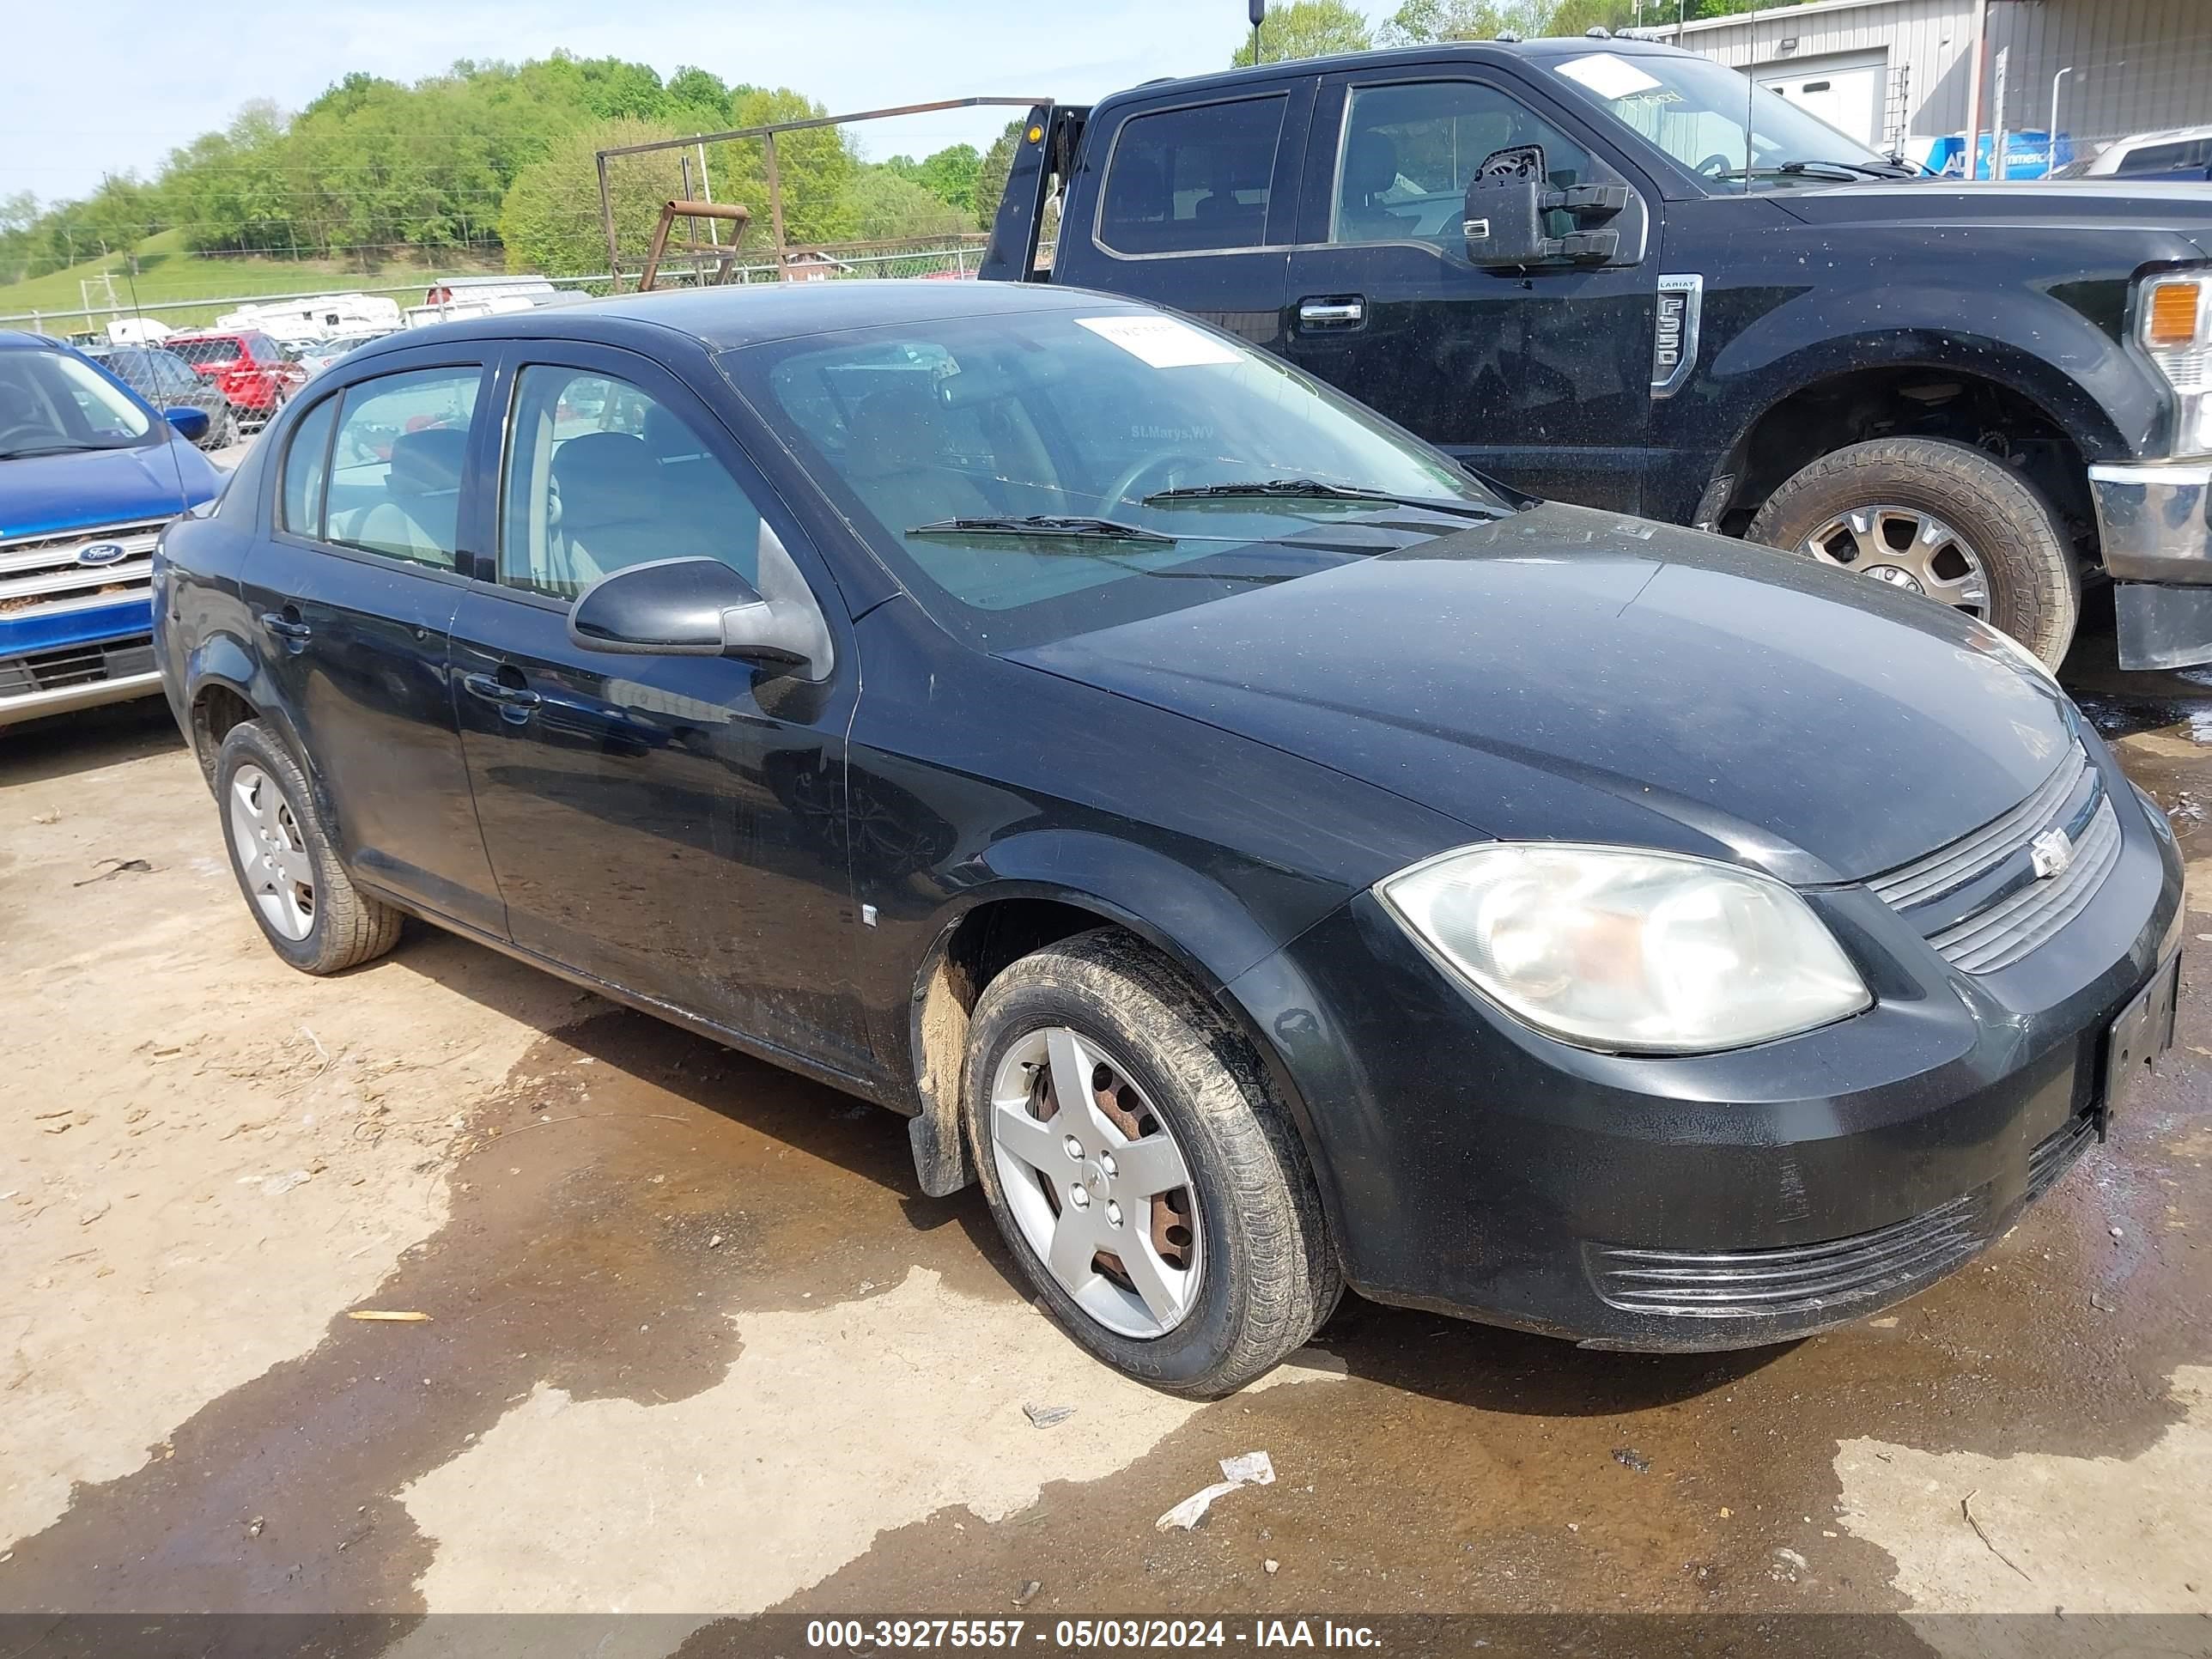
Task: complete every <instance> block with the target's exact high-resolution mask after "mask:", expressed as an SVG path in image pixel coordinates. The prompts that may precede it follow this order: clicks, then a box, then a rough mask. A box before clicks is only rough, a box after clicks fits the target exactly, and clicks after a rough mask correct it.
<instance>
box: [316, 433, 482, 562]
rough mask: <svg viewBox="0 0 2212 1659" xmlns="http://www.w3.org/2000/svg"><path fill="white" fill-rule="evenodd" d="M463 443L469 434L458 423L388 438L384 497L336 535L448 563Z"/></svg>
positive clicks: (377, 549) (405, 556)
mask: <svg viewBox="0 0 2212 1659" xmlns="http://www.w3.org/2000/svg"><path fill="white" fill-rule="evenodd" d="M468 448H469V435H468V433H467V431H466V430H465V428H460V427H451V426H433V427H425V428H422V430H421V431H419V432H403V433H401V434H400V435H398V437H396V438H394V439H393V440H392V462H391V465H390V466H389V467H388V468H387V469H386V472H385V477H384V496H385V498H384V500H382V501H379V502H377V503H376V504H375V505H374V506H373V507H369V508H368V510H367V511H365V512H364V513H362V514H361V516H360V517H359V518H358V520H356V523H355V526H354V527H353V529H352V530H351V532H349V533H346V532H340V533H339V539H342V540H345V541H349V542H353V543H356V544H359V545H360V546H362V547H366V548H368V549H371V550H374V551H375V552H379V553H390V554H392V555H393V556H396V557H398V558H403V559H416V560H420V561H422V562H424V563H426V564H450V563H452V562H453V550H454V548H455V546H456V545H457V540H456V532H457V531H458V529H459V521H460V511H461V469H462V465H463V463H464V462H465V460H466V459H467V456H468Z"/></svg>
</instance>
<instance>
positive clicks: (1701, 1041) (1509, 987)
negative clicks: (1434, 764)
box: [1375, 842, 1874, 1054]
mask: <svg viewBox="0 0 2212 1659" xmlns="http://www.w3.org/2000/svg"><path fill="white" fill-rule="evenodd" d="M1375 891H1376V895H1377V896H1379V897H1380V898H1381V899H1382V900H1383V903H1384V905H1386V906H1387V907H1388V908H1389V910H1390V913H1391V914H1392V915H1395V917H1397V919H1398V921H1400V922H1401V924H1403V926H1404V927H1405V928H1406V930H1407V932H1408V933H1411V934H1412V935H1413V939H1414V940H1415V941H1416V942H1417V943H1418V944H1419V945H1421V946H1422V947H1423V948H1424V949H1425V950H1426V951H1428V952H1429V954H1430V955H1431V956H1432V957H1435V958H1436V960H1437V962H1438V963H1440V964H1441V965H1442V966H1443V968H1444V969H1447V970H1448V971H1449V972H1450V973H1452V974H1454V975H1456V976H1457V977H1459V978H1460V979H1462V980H1464V981H1466V982H1467V983H1468V985H1469V986H1471V987H1474V990H1476V991H1477V992H1479V993H1480V994H1482V995H1483V996H1485V997H1486V998H1488V999H1489V1000H1491V1001H1492V1002H1495V1003H1497V1004H1498V1006H1501V1007H1503V1008H1504V1009H1505V1010H1506V1011H1507V1012H1510V1013H1511V1014H1513V1015H1515V1016H1516V1017H1517V1018H1520V1019H1522V1020H1525V1021H1527V1022H1528V1024H1531V1025H1533V1026H1534V1027H1535V1028H1536V1029H1537V1030H1540V1031H1543V1032H1546V1033H1547V1034H1549V1035H1550V1036H1555V1037H1558V1038H1559V1039H1560V1040H1561V1041H1563V1042H1571V1043H1573V1044H1575V1045H1576V1046H1577V1047H1579V1048H1596V1049H1601V1050H1605V1051H1607V1052H1609V1053H1619V1054H1704V1053H1709V1052H1711V1051H1712V1050H1714V1049H1719V1048H1741V1047H1742V1046H1743V1045H1745V1044H1747V1043H1753V1042H1766V1041H1768V1040H1769V1039H1771V1038H1773V1037H1779V1036H1789V1035H1790V1034H1791V1033H1793V1032H1796V1031H1804V1030H1810V1029H1812V1028H1813V1027H1814V1026H1816V1025H1825V1024H1828V1023H1829V1022H1830V1021H1831V1020H1837V1019H1841V1018H1844V1016H1845V1015H1846V1014H1855V1013H1857V1012H1859V1011H1860V1010H1861V1009H1863V1008H1866V1007H1869V1006H1872V1004H1873V1001H1874V999H1873V998H1872V997H1871V996H1869V994H1867V988H1866V986H1865V984H1864V983H1863V981H1861V980H1860V978H1859V976H1858V974H1857V972H1856V971H1855V970H1854V969H1852V967H1851V964H1850V962H1849V961H1848V960H1846V959H1845V957H1844V953H1843V951H1841V950H1840V949H1838V946H1837V945H1836V941H1835V939H1833V937H1832V936H1831V935H1830V933H1829V932H1828V930H1827V929H1826V927H1823V926H1821V924H1820V919H1819V918H1818V917H1817V916H1815V915H1814V914H1813V912H1812V909H1811V908H1810V907H1809V906H1808V905H1807V904H1806V902H1805V901H1804V900H1803V899H1802V898H1800V897H1799V896H1797V895H1796V893H1794V892H1792V891H1791V890H1790V889H1789V888H1787V887H1785V886H1784V885H1783V884H1781V883H1780V882H1778V881H1774V880H1771V879H1769V878H1766V877H1765V876H1759V875H1753V874H1752V873H1750V872H1747V871H1743V870H1738V869H1735V868H1734V867H1733V866H1727V865H1720V864H1714V863H1711V862H1709V861H1707V860H1704V859H1693V858H1686V857H1683V856H1681V855H1680V854H1672V853H1644V852H1637V851H1633V850H1631V849H1629V848H1615V847H1584V846H1575V845H1571V844H1568V843H1564V842H1558V843H1555V842H1493V843H1491V844H1489V845H1486V846H1481V847H1466V848H1460V849H1459V850H1458V851H1456V852H1451V853H1444V854H1439V855H1438V856H1437V857H1435V858H1432V859H1429V860H1425V861H1423V862H1422V863H1419V864H1416V865H1414V866H1412V867H1411V868H1409V869H1405V870H1401V871H1400V872H1398V873H1397V874H1396V875H1395V876H1388V877H1385V878H1383V880H1382V881H1380V882H1377V883H1376V886H1375Z"/></svg>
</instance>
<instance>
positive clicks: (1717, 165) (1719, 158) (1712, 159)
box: [1698, 150, 1729, 179]
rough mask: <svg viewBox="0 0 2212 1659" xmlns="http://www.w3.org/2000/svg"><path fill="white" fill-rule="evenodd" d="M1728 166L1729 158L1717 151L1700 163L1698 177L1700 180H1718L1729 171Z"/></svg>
mask: <svg viewBox="0 0 2212 1659" xmlns="http://www.w3.org/2000/svg"><path fill="white" fill-rule="evenodd" d="M1728 166H1729V158H1728V157H1727V156H1725V155H1722V154H1721V153H1720V152H1719V151H1718V150H1715V151H1714V152H1713V153H1712V154H1711V155H1708V156H1707V157H1705V160H1704V161H1700V162H1699V163H1698V176H1699V178H1700V179H1717V178H1719V177H1720V176H1721V174H1722V173H1725V172H1726V171H1728Z"/></svg>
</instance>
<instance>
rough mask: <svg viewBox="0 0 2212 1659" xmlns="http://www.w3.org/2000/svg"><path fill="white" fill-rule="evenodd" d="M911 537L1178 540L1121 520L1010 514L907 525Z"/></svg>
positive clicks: (1048, 514) (1109, 540) (1165, 543)
mask: <svg viewBox="0 0 2212 1659" xmlns="http://www.w3.org/2000/svg"><path fill="white" fill-rule="evenodd" d="M906 533H907V534H908V535H909V536H1051V537H1069V538H1082V539H1084V540H1086V541H1108V542H1148V543H1153V544H1160V545H1164V546H1173V545H1174V544H1175V542H1176V538H1175V537H1173V536H1163V535H1162V534H1160V532H1158V531H1157V530H1147V529H1146V528H1145V527H1144V526H1142V525H1135V524H1123V523H1122V522H1121V520H1119V519H1085V518H1063V517H1060V516H1058V515H1056V514H1054V513H1030V514H1029V515H1028V516H1027V517H1025V518H1016V517H1014V516H1013V515H1012V514H1010V513H994V514H992V515H990V516H988V517H985V518H974V519H939V520H936V521H935V522H933V523H931V524H918V525H913V526H908V530H907V532H906Z"/></svg>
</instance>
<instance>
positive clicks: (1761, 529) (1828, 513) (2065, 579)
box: [1747, 438, 2081, 668]
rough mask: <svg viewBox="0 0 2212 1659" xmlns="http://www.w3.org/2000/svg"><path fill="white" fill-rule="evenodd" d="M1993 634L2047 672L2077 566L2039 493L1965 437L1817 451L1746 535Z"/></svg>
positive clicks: (2075, 612)
mask: <svg viewBox="0 0 2212 1659" xmlns="http://www.w3.org/2000/svg"><path fill="white" fill-rule="evenodd" d="M1747 535H1748V536H1749V538H1750V539H1751V540H1753V541H1755V542H1765V544H1767V545H1768V546H1769V547H1778V548H1781V549H1783V550H1785V551H1789V552H1793V553H1801V554H1803V555H1805V556H1807V557H1809V558H1814V559H1818V560H1820V562H1823V563H1825V564H1830V565H1834V566H1837V567H1838V568H1842V569H1845V570H1850V571H1852V572H1855V573H1856V574H1859V575H1863V576H1867V577H1870V578H1872V579H1873V580H1875V581H1880V582H1887V583H1888V584H1889V585H1890V586H1893V587H1899V588H1903V589H1904V590H1905V592H1911V593H1918V594H1922V595H1923V596H1925V597H1926V598H1928V599H1934V600H1936V602H1937V603H1938V604H1941V605H1949V606H1951V607H1952V608H1953V609H1954V610H1957V611H1964V612H1966V614H1967V615H1968V616H1970V617H1977V618H1978V619H1979V620H1981V621H1983V622H1986V623H1990V625H1991V626H1992V627H1995V628H1999V629H2002V630H2003V631H2004V632H2006V633H2008V634H2009V635H2012V637H2013V638H2014V639H2015V640H2018V641H2020V642H2021V644H2022V645H2024V646H2026V647H2027V648H2028V649H2029V650H2031V651H2033V653H2035V654H2036V655H2037V656H2038V657H2039V658H2041V659H2043V661H2044V662H2045V664H2047V665H2049V666H2051V667H2052V668H2056V667H2057V665H2058V663H2059V660H2060V659H2062V658H2063V657H2064V656H2065V654H2066V647H2068V646H2069V644H2070V643H2072V641H2073V638H2074V625H2075V621H2076V620H2077V619H2078V617H2080V614H2081V569H2080V567H2079V566H2078V565H2077V564H2076V563H2075V558H2074V551H2073V549H2072V547H2071V545H2070V544H2069V541H2068V538H2067V536H2066V533H2065V531H2064V529H2063V527H2062V526H2061V525H2060V524H2059V521H2058V515H2057V513H2055V512H2053V511H2052V509H2051V504H2050V502H2049V501H2045V499H2044V496H2043V494H2042V492H2041V491H2040V490H2039V489H2036V487H2035V486H2034V485H2033V483H2030V482H2029V481H2028V480H2027V479H2026V478H2024V477H2021V475H2020V473H2019V472H2018V471H2015V469H2014V468H2012V467H2009V466H2007V465H2005V464H2004V463H2003V462H2002V461H2000V460H1997V459H1995V458H1994V457H1992V456H1990V455H1989V454H1987V453H1984V452H1983V451H1981V450H1978V449H1976V448H1974V447H1972V445H1970V444H1962V443H1954V442H1953V441H1950V440H1948V439H1942V438H1877V439H1875V440H1874V441H1871V442H1869V443H1863V444H1852V445H1850V447H1847V448H1844V449H1838V450H1837V451H1835V452H1834V453H1832V454H1828V455H1823V456H1822V457H1820V459H1819V460H1817V461H1814V463H1813V464H1812V465H1809V466H1808V467H1806V468H1805V469H1804V470H1803V471H1800V472H1798V473H1797V474H1796V476H1795V477H1791V478H1790V479H1789V480H1788V481H1787V482H1786V483H1784V484H1783V486H1782V487H1781V488H1780V489H1778V490H1776V491H1775V492H1774V493H1773V494H1772V495H1770V496H1768V497H1767V498H1766V502H1765V505H1764V506H1763V507H1760V508H1759V513H1758V515H1757V516H1756V517H1754V518H1753V520H1752V521H1751V528H1750V530H1749V531H1748V532H1747Z"/></svg>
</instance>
